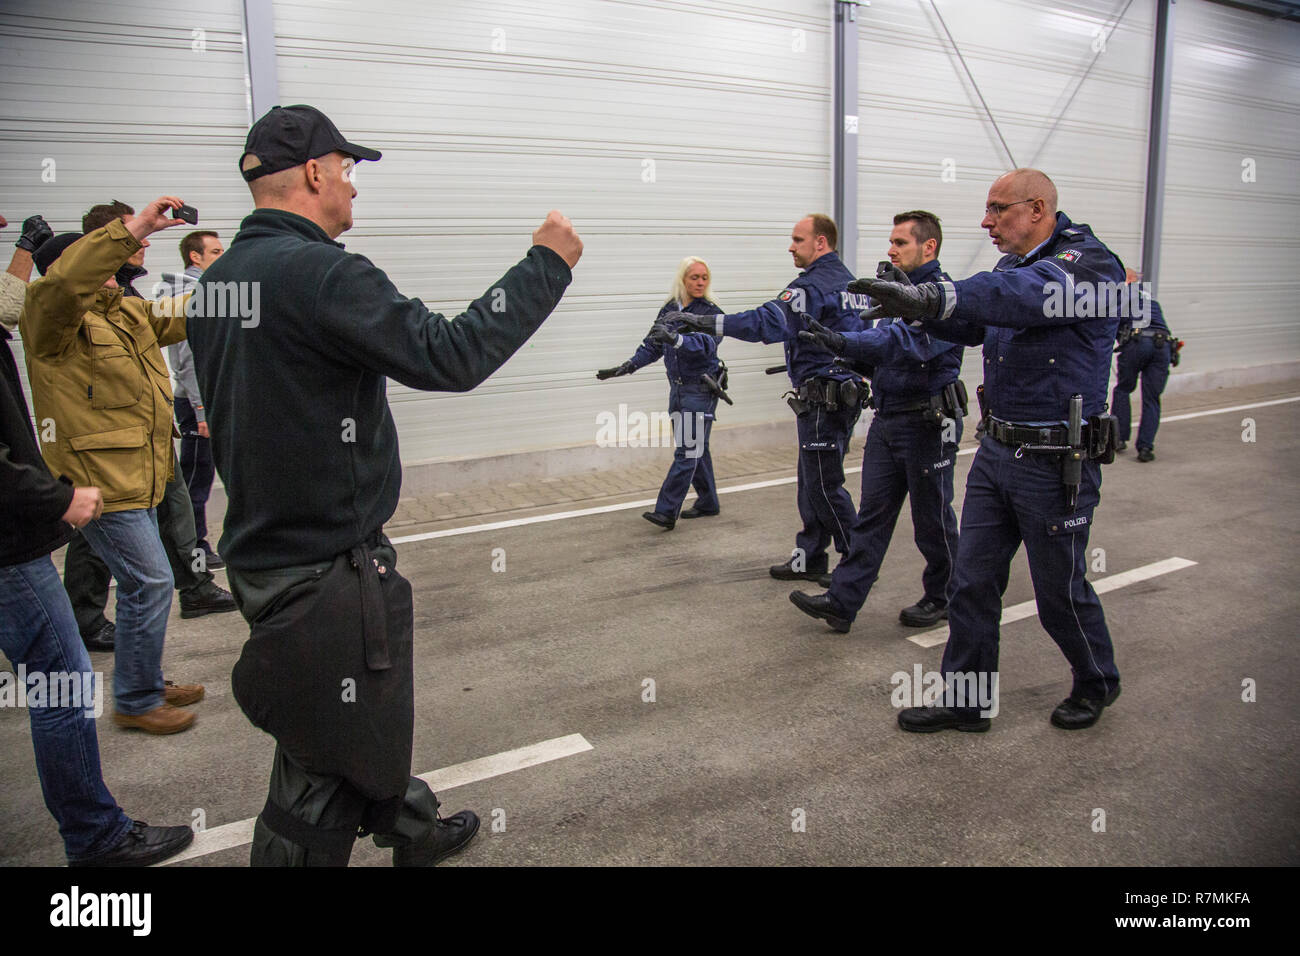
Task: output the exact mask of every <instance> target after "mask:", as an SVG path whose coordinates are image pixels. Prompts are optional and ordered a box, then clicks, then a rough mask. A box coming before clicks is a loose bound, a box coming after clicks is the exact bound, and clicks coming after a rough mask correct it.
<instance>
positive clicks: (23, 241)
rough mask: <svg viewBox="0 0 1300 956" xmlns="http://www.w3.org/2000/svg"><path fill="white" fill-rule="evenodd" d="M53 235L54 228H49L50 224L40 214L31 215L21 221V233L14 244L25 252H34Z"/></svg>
mask: <svg viewBox="0 0 1300 956" xmlns="http://www.w3.org/2000/svg"><path fill="white" fill-rule="evenodd" d="M53 237H54V230H53V229H51V228H50V224H49V223H47V222H46V221H45V220H44V219H42V218H41V217H40V216H32V217H31V218H30V219H27V220H26V221H25V222H23V234H22V235H21V236H19V237H18V241H17V242H15V243H14V245H16V246H17V247H18V248H19V249H23V250H26V251H27V252H35V251H36V249H37V247H38V246H40V244H41V243H43V242H44V241H45V240H46V239H51V238H53Z"/></svg>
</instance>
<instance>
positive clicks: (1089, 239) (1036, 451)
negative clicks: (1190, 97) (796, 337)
mask: <svg viewBox="0 0 1300 956" xmlns="http://www.w3.org/2000/svg"><path fill="white" fill-rule="evenodd" d="M987 202H988V205H987V207H986V209H985V216H984V220H983V222H982V223H981V225H982V226H983V228H985V229H987V230H988V233H989V235H990V237H992V239H993V242H994V244H995V245H996V246H997V247H998V249H999V250H1001V251H1002V252H1004V253H1006V255H1005V256H1004V257H1003V258H1002V260H1001V261H1000V262H998V264H997V266H995V267H994V269H993V271H991V272H982V273H978V274H976V275H974V276H972V277H970V278H969V279H964V280H961V281H958V282H937V283H922V284H921V285H918V286H915V287H913V286H909V285H905V284H901V283H897V282H884V281H879V280H872V279H867V280H859V281H856V282H854V283H852V284H851V285H850V289H854V290H856V291H862V292H866V293H867V294H868V295H870V296H871V297H872V298H873V299H875V300H877V301H878V302H879V303H880V304H879V306H878V307H877V308H875V309H873V310H872V313H869V315H870V316H872V317H874V314H879V315H882V316H883V315H898V316H902V317H903V318H904V319H906V320H909V321H913V322H917V323H919V324H920V325H921V326H922V327H924V328H925V330H926V331H928V332H930V333H931V334H932V335H937V336H941V337H944V338H947V339H949V340H951V341H954V342H963V343H966V344H969V345H974V344H977V343H979V342H982V343H983V345H984V386H983V398H984V401H983V402H982V403H981V404H982V405H983V404H986V405H987V414H986V415H985V423H986V430H987V431H986V434H985V437H984V439H983V441H982V442H981V444H980V447H979V450H978V451H977V453H976V455H975V460H974V462H973V463H972V465H971V470H970V475H969V477H968V478H967V483H966V500H965V504H964V505H963V507H962V516H961V540H960V544H959V550H958V556H957V568H956V579H955V584H954V589H953V594H952V599H951V603H950V605H949V630H950V636H949V638H948V644H947V647H946V648H945V649H944V655H943V665H942V671H943V674H944V677H945V680H946V681H947V682H948V684H947V691H948V692H947V693H946V694H945V699H944V700H943V701H942V702H941V703H943V704H945V705H947V706H930V707H913V708H908V709H906V710H903V711H902V712H901V713H900V714H899V716H898V722H899V725H900V726H901V727H902V728H903V729H904V730H909V731H914V732H918V733H925V732H930V731H936V730H943V729H947V728H955V729H957V730H964V731H983V730H987V729H988V727H989V720H988V714H989V713H990V711H989V710H984V709H982V708H981V707H980V706H972V705H973V704H974V703H975V701H974V700H973V697H974V695H973V694H971V693H970V691H971V690H972V689H973V688H974V687H976V686H978V687H980V688H981V692H980V694H979V696H980V698H981V699H983V698H984V695H985V692H986V691H987V690H989V689H991V690H992V692H993V694H994V696H996V688H997V667H998V637H999V634H998V624H999V620H1000V617H1001V613H1002V594H1003V592H1004V591H1005V590H1006V586H1007V578H1008V575H1009V573H1010V564H1011V559H1012V557H1013V556H1014V555H1015V553H1016V551H1017V549H1018V548H1019V547H1020V544H1021V543H1022V542H1023V543H1024V545H1025V551H1026V553H1027V555H1028V558H1029V571H1030V575H1031V577H1032V579H1033V584H1034V596H1035V598H1036V600H1037V603H1038V616H1039V619H1040V620H1041V621H1042V624H1043V627H1044V628H1045V629H1046V630H1047V632H1048V634H1050V635H1051V636H1052V639H1053V640H1055V641H1056V643H1057V645H1058V646H1059V647H1060V649H1061V651H1062V653H1063V654H1064V655H1065V657H1066V659H1067V660H1068V661H1069V662H1070V667H1071V669H1072V671H1073V672H1074V682H1073V687H1072V688H1071V691H1070V696H1069V697H1068V698H1066V699H1065V701H1063V702H1062V703H1061V704H1060V706H1058V707H1057V708H1056V710H1055V711H1053V713H1052V717H1051V719H1052V723H1053V724H1054V725H1056V726H1057V727H1061V728H1065V729H1067V730H1075V729H1079V728H1083V727H1089V726H1091V725H1092V724H1094V723H1096V722H1097V719H1098V718H1099V717H1100V716H1101V712H1102V709H1103V708H1104V707H1106V706H1107V705H1109V704H1110V703H1112V702H1113V701H1114V700H1115V698H1116V697H1118V696H1119V690H1120V684H1119V672H1118V671H1117V670H1116V667H1115V660H1114V652H1113V649H1112V647H1111V640H1110V632H1109V631H1108V630H1107V628H1106V619H1105V616H1104V615H1103V613H1102V609H1101V602H1100V601H1099V600H1098V599H1097V594H1096V592H1095V591H1094V590H1093V588H1092V585H1091V584H1089V583H1088V581H1087V579H1086V578H1085V577H1084V571H1085V570H1086V568H1085V564H1084V557H1085V555H1086V554H1087V550H1088V531H1089V528H1090V527H1091V525H1092V517H1093V511H1094V509H1095V508H1096V506H1097V502H1098V500H1099V497H1100V495H1099V488H1100V485H1101V469H1100V467H1099V464H1100V462H1101V461H1105V460H1108V456H1111V455H1113V453H1114V451H1113V438H1114V431H1115V429H1114V419H1113V417H1110V416H1107V415H1104V414H1103V413H1104V409H1105V402H1106V381H1107V378H1108V376H1109V373H1110V356H1111V346H1112V343H1113V341H1114V338H1115V332H1116V328H1117V326H1118V316H1117V315H1114V314H1107V313H1108V312H1114V311H1116V310H1115V309H1114V308H1112V305H1111V303H1112V302H1113V298H1114V296H1113V292H1114V289H1115V287H1116V286H1119V287H1120V288H1121V289H1122V286H1123V281H1124V267H1123V265H1122V264H1121V263H1120V262H1119V260H1118V259H1117V258H1116V257H1115V255H1114V254H1113V253H1112V252H1111V251H1110V250H1109V249H1107V248H1106V246H1105V245H1103V244H1102V242H1101V241H1100V240H1099V239H1097V238H1096V236H1094V235H1093V233H1092V230H1091V229H1090V228H1088V227H1087V226H1085V225H1081V224H1075V223H1072V222H1071V221H1070V219H1069V218H1068V217H1067V216H1066V215H1065V214H1064V213H1061V212H1057V209H1056V187H1055V186H1054V185H1053V183H1052V181H1051V180H1050V179H1048V177H1047V176H1046V175H1044V174H1043V173H1042V172H1040V171H1039V170H1036V169H1016V170H1012V171H1011V172H1009V173H1006V174H1005V175H1003V176H1002V177H1000V178H999V179H998V180H997V181H996V182H995V183H994V184H993V186H992V187H991V188H990V189H989V193H988V201H987ZM1108 292H1109V293H1110V294H1107V293H1108ZM1107 300H1110V301H1107Z"/></svg>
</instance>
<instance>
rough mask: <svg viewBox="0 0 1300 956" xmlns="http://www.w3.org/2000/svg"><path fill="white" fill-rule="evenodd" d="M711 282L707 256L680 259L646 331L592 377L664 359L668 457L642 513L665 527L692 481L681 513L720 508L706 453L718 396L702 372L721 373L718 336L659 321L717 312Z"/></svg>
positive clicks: (699, 514)
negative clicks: (650, 507) (613, 364)
mask: <svg viewBox="0 0 1300 956" xmlns="http://www.w3.org/2000/svg"><path fill="white" fill-rule="evenodd" d="M711 284H712V276H711V275H710V274H709V264H708V263H707V262H705V261H704V260H703V259H701V258H699V257H698V256H687V257H686V258H685V259H683V260H682V261H681V264H680V265H679V266H678V267H677V275H676V277H675V278H674V280H673V291H672V296H671V298H669V300H668V301H667V302H665V303H664V305H663V308H661V309H660V310H659V315H658V317H657V318H656V319H655V324H654V325H653V326H652V327H651V329H650V334H649V335H647V336H646V337H645V340H644V341H643V342H642V343H641V345H640V347H639V348H637V350H636V352H635V353H633V355H632V357H631V358H630V359H628V360H627V361H626V362H624V363H623V364H622V365H620V366H618V367H617V368H603V369H601V370H600V371H599V372H597V373H596V378H598V379H600V380H601V381H604V380H605V379H607V378H614V377H615V376H619V375H631V374H632V373H633V372H635V371H636V370H637V369H641V368H645V367H646V366H647V365H649V364H650V363H651V362H656V361H658V360H659V358H660V357H662V358H663V360H664V371H665V372H666V373H667V374H668V413H669V415H670V416H672V421H673V445H674V451H673V463H672V465H671V466H670V467H669V469H668V477H666V478H665V479H664V483H663V485H662V486H661V487H660V488H659V499H658V500H657V501H656V502H655V509H654V511H647V512H645V513H644V514H642V515H641V517H643V518H645V519H646V520H647V521H649V522H650V523H651V524H654V525H658V526H659V527H661V528H663V529H664V530H665V531H672V530H673V528H674V527H675V526H676V524H677V516H678V512H679V511H681V507H682V502H683V501H685V500H686V492H687V491H689V490H690V489H691V488H692V487H694V488H695V494H696V498H695V504H694V505H693V506H692V507H690V508H688V509H687V510H685V511H681V517H683V518H705V517H711V516H713V515H716V514H717V513H718V512H719V511H720V510H721V506H720V505H719V503H718V486H717V482H716V481H714V478H713V458H712V457H711V456H710V455H709V432H710V431H711V430H712V428H713V421H714V413H715V412H716V411H717V408H718V396H717V395H716V394H714V391H713V389H712V388H711V387H710V386H709V385H708V384H707V383H706V382H705V381H704V378H703V376H708V377H709V379H710V380H711V381H713V382H714V383H715V384H716V383H717V382H718V381H719V379H720V375H721V372H720V368H721V366H720V363H719V361H718V337H717V336H714V335H709V334H708V333H706V332H691V331H689V330H688V331H687V332H685V334H683V333H682V332H680V331H678V330H677V329H676V328H673V327H670V326H668V325H665V324H663V322H662V320H663V318H664V316H666V315H667V314H668V313H670V312H690V313H692V314H694V315H717V314H718V313H720V312H721V311H722V309H720V308H718V306H717V303H715V302H713V300H711V299H710V298H709V286H710V285H711Z"/></svg>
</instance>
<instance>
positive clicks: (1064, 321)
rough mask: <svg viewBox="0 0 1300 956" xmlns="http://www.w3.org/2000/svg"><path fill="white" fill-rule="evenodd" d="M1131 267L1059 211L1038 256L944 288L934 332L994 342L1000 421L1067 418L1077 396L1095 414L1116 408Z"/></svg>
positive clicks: (994, 395)
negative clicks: (1111, 381)
mask: <svg viewBox="0 0 1300 956" xmlns="http://www.w3.org/2000/svg"><path fill="white" fill-rule="evenodd" d="M1123 282H1124V266H1123V264H1122V263H1121V262H1120V261H1119V258H1118V257H1117V256H1116V255H1115V254H1114V253H1113V252H1111V251H1110V250H1109V249H1107V248H1106V246H1105V244H1103V243H1102V241H1101V240H1100V239H1098V238H1097V237H1096V236H1094V235H1093V234H1092V229H1090V228H1089V227H1088V226H1086V225H1083V224H1082V223H1079V224H1075V223H1072V222H1070V220H1069V218H1068V217H1067V216H1066V215H1065V213H1063V212H1058V213H1057V214H1056V228H1055V229H1054V230H1053V231H1052V235H1051V236H1050V237H1049V238H1048V239H1047V241H1046V242H1044V243H1043V244H1042V245H1041V246H1039V247H1038V248H1037V249H1034V250H1033V251H1032V252H1030V253H1029V255H1027V256H1024V257H1021V256H1016V255H1008V256H1003V257H1002V259H1001V260H1000V261H999V262H998V264H997V265H996V266H994V267H993V270H992V271H991V272H980V273H977V274H975V275H973V276H971V277H970V278H969V279H959V280H958V281H956V282H941V283H940V285H941V287H942V288H943V290H944V302H943V306H942V308H941V310H940V314H939V317H938V318H937V319H927V320H926V321H925V323H924V324H925V328H926V329H927V330H928V331H930V332H931V333H933V334H936V335H939V336H941V337H943V338H947V339H949V340H951V341H954V342H962V343H964V344H967V345H976V344H979V343H980V342H981V341H982V342H983V343H984V397H985V400H986V401H987V403H988V406H989V411H990V412H991V413H992V415H993V416H994V417H995V418H1000V419H1002V420H1004V421H1010V422H1024V423H1031V424H1039V423H1053V422H1064V421H1065V419H1066V416H1067V415H1068V414H1069V401H1070V396H1072V395H1075V394H1079V395H1082V396H1083V414H1084V416H1085V417H1087V416H1088V415H1093V414H1097V413H1100V412H1101V411H1102V410H1103V409H1104V408H1105V406H1106V383H1107V379H1108V378H1109V377H1110V366H1111V354H1112V351H1111V350H1112V348H1113V346H1114V341H1115V334H1116V332H1117V331H1118V328H1119V316H1118V315H1117V314H1115V313H1116V312H1118V311H1119V310H1118V309H1117V308H1116V306H1115V299H1117V298H1118V297H1119V296H1120V295H1121V294H1122V293H1121V292H1119V291H1117V289H1116V286H1115V284H1116V283H1119V284H1121V285H1122V284H1123Z"/></svg>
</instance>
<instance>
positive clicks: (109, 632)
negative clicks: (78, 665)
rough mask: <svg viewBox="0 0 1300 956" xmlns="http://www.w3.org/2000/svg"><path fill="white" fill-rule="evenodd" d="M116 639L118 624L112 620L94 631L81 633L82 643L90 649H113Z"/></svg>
mask: <svg viewBox="0 0 1300 956" xmlns="http://www.w3.org/2000/svg"><path fill="white" fill-rule="evenodd" d="M116 640H117V626H116V625H115V624H114V623H113V622H112V621H109V622H108V623H107V624H105V625H104V626H103V627H101V628H100V629H99V630H98V631H95V632H94V633H91V634H82V635H81V643H83V644H85V645H86V650H88V651H111V650H112V649H113V648H114V646H115V645H116Z"/></svg>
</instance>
